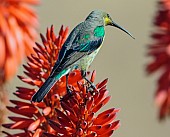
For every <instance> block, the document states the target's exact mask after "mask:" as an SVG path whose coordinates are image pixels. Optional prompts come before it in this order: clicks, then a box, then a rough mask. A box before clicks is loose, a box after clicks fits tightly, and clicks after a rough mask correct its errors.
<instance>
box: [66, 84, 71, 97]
mask: <svg viewBox="0 0 170 137" xmlns="http://www.w3.org/2000/svg"><path fill="white" fill-rule="evenodd" d="M66 90H67V94H70V95H71V94H72V90H71V88H70V87H69V86H66Z"/></svg>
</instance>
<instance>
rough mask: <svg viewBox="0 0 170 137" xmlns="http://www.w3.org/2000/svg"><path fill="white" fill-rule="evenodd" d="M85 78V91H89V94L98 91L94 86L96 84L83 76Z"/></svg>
mask: <svg viewBox="0 0 170 137" xmlns="http://www.w3.org/2000/svg"><path fill="white" fill-rule="evenodd" d="M85 80H86V81H87V82H88V84H89V86H88V89H87V91H88V92H90V93H91V94H92V93H94V92H98V89H97V88H96V85H94V83H92V82H91V81H90V80H88V79H87V78H85Z"/></svg>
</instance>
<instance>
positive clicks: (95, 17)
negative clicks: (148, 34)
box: [86, 10, 134, 38]
mask: <svg viewBox="0 0 170 137" xmlns="http://www.w3.org/2000/svg"><path fill="white" fill-rule="evenodd" d="M86 20H91V21H97V22H98V23H100V24H101V23H102V25H105V26H113V27H116V28H118V29H120V30H122V31H124V32H125V33H127V34H128V35H130V36H131V37H132V38H134V37H133V36H132V35H131V34H130V33H129V32H128V31H127V30H125V29H124V28H123V27H121V26H119V25H118V24H116V23H115V22H114V21H113V20H112V18H111V17H110V15H109V14H108V13H106V12H104V11H100V10H94V11H92V12H91V13H90V14H89V16H88V17H87V18H86Z"/></svg>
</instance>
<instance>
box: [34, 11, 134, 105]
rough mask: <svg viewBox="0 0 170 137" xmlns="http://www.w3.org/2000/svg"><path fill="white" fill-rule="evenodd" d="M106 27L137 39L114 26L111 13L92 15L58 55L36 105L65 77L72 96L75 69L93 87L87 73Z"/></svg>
mask: <svg viewBox="0 0 170 137" xmlns="http://www.w3.org/2000/svg"><path fill="white" fill-rule="evenodd" d="M105 26H113V27H116V28H118V29H121V30H122V31H124V32H126V33H127V34H128V35H130V36H131V37H132V38H134V37H133V36H132V35H131V34H130V33H129V32H128V31H127V30H125V29H124V28H122V27H121V26H119V25H118V24H116V23H115V22H113V20H112V18H111V17H110V15H109V14H108V13H106V12H104V11H101V10H94V11H92V12H91V13H90V14H89V15H88V16H87V18H86V19H85V21H83V22H81V23H80V24H78V25H77V26H76V27H75V28H74V29H73V30H72V31H71V33H70V34H69V36H68V38H67V39H66V41H65V43H64V44H63V46H62V48H61V50H60V52H59V55H58V59H57V61H56V63H55V65H54V67H53V69H52V71H51V74H50V76H49V77H48V78H47V80H46V81H45V82H44V84H43V85H42V86H41V87H40V89H39V90H38V91H37V92H36V93H35V94H34V95H33V97H32V101H33V102H41V101H42V100H43V98H44V97H45V95H46V94H47V93H48V92H49V91H50V89H51V88H52V87H53V86H54V84H55V83H56V82H57V81H58V80H59V79H60V78H61V77H63V76H66V89H67V92H68V93H70V92H71V91H70V89H69V87H68V75H69V73H70V72H71V71H73V70H75V69H80V70H81V75H82V78H84V79H85V80H86V82H88V83H90V84H91V86H92V87H94V85H93V84H92V83H91V82H90V81H89V80H88V79H87V78H86V72H87V69H88V68H89V66H90V64H91V63H92V61H93V60H94V58H95V56H96V55H97V53H98V52H99V50H100V48H101V47H102V43H103V41H104V37H105ZM94 88H95V87H94Z"/></svg>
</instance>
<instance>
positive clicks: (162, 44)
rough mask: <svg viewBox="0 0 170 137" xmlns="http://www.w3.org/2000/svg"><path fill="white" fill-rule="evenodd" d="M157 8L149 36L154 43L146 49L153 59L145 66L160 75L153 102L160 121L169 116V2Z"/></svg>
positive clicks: (161, 2) (163, 1) (166, 1)
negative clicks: (152, 29) (153, 26)
mask: <svg viewBox="0 0 170 137" xmlns="http://www.w3.org/2000/svg"><path fill="white" fill-rule="evenodd" d="M158 8H159V9H158V12H157V15H156V17H155V20H154V25H155V26H156V29H157V30H156V31H155V32H154V33H153V34H152V35H151V37H152V38H153V40H154V43H153V44H151V45H149V49H148V50H149V52H148V55H149V56H152V57H153V61H152V62H150V63H149V64H148V65H147V72H148V73H149V74H151V73H153V72H156V71H159V72H160V73H161V75H160V78H159V79H158V85H157V90H156V94H155V102H156V104H157V105H158V107H159V109H160V112H159V118H160V119H162V118H165V116H167V115H169V114H170V84H169V83H170V77H169V76H170V1H169V0H161V1H160V2H158ZM160 70H161V71H160Z"/></svg>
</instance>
